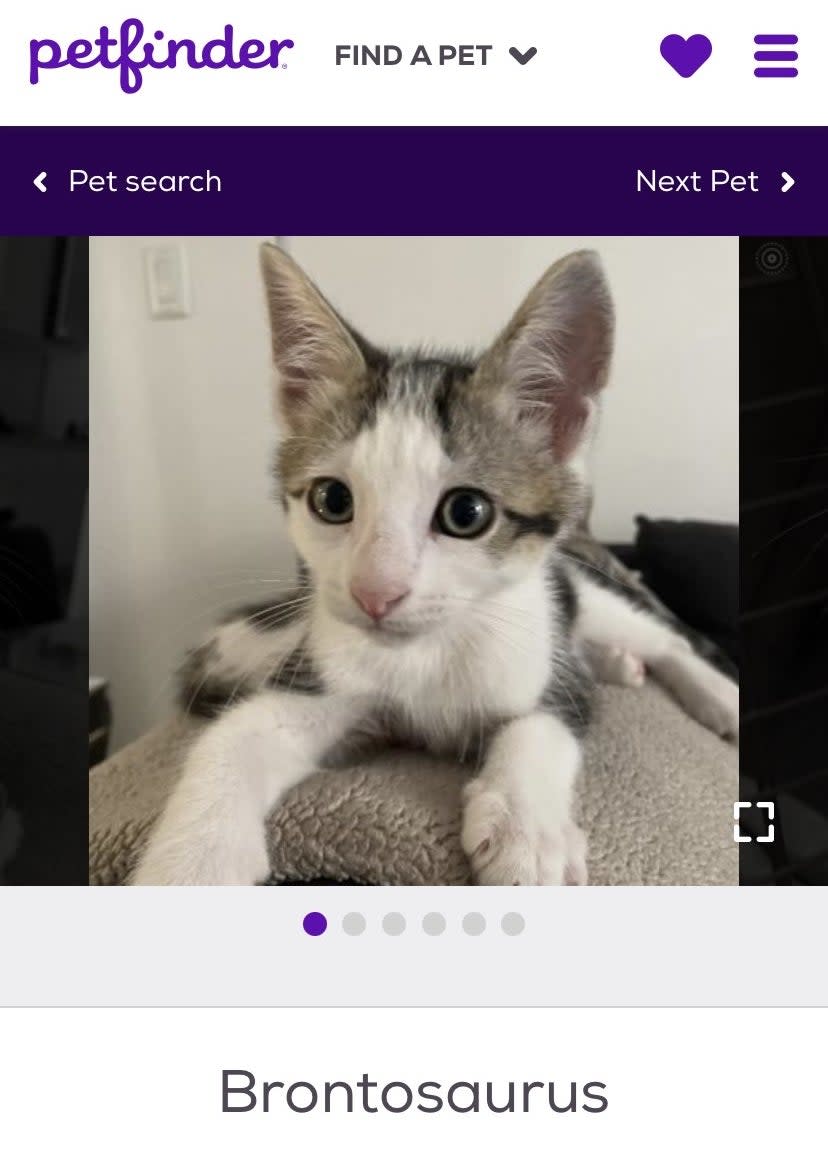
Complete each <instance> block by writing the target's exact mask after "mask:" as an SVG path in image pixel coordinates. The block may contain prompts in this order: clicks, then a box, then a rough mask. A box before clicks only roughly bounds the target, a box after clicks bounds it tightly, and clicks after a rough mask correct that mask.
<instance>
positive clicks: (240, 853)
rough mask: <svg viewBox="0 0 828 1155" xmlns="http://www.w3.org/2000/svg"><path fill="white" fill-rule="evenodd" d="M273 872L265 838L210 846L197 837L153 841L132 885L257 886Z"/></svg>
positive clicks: (140, 863)
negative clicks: (187, 839)
mask: <svg viewBox="0 0 828 1155" xmlns="http://www.w3.org/2000/svg"><path fill="white" fill-rule="evenodd" d="M269 873H270V863H269V861H268V856H267V847H266V846H265V841H264V838H263V837H262V836H261V835H259V837H257V838H252V839H250V840H249V841H246V840H239V842H237V843H235V844H234V845H233V846H212V847H208V846H206V845H205V844H204V843H203V842H196V841H184V840H181V841H177V840H169V841H166V840H165V841H164V842H162V841H159V842H158V843H157V844H153V843H152V842H151V843H150V845H149V847H148V848H147V850H146V851H145V853H144V856H143V858H142V859H141V861H140V862H139V864H138V867H137V869H136V870H135V872H134V874H133V876H132V879H131V882H130V885H131V886H255V885H256V883H257V882H263V881H264V880H265V879H266V878H267V877H268V875H269Z"/></svg>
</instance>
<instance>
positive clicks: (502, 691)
mask: <svg viewBox="0 0 828 1155" xmlns="http://www.w3.org/2000/svg"><path fill="white" fill-rule="evenodd" d="M555 631H556V622H555V620H554V613H553V607H552V605H551V603H550V598H549V595H548V591H547V590H546V588H545V585H544V581H543V578H542V575H540V574H538V575H537V576H535V575H533V576H532V578H531V579H530V580H527V581H525V582H523V583H521V584H520V585H516V586H513V587H511V588H510V589H509V590H508V591H506V592H502V591H501V592H500V593H499V594H498V595H497V597H493V598H491V599H489V600H488V601H487V600H482V601H480V602H479V603H478V604H476V605H475V606H474V607H472V608H471V609H470V610H469V612H468V613H467V614H463V615H462V616H461V617H459V618H457V619H453V620H451V621H450V622H448V623H446V624H445V625H444V626H441V627H440V628H439V629H436V630H432V631H430V632H428V633H425V634H423V635H422V636H417V637H413V638H407V639H399V638H392V639H390V640H383V639H381V638H377V636H376V635H373V634H372V631H370V630H363V629H360V628H358V627H355V626H352V625H349V624H347V623H344V622H341V621H339V620H337V619H333V618H329V617H328V616H327V615H325V616H322V615H320V616H317V617H316V618H315V619H314V623H313V628H312V634H311V648H312V650H313V653H314V658H315V660H316V661H317V662H318V663H319V666H320V668H321V669H322V672H323V675H324V678H325V681H326V683H327V684H328V685H329V686H330V687H331V688H332V689H334V690H335V691H338V692H339V693H343V694H352V695H355V696H357V697H366V698H367V699H369V701H370V702H371V704H372V705H376V707H377V708H378V709H380V710H382V711H383V712H384V713H388V714H390V715H393V716H395V717H397V718H399V719H400V722H401V723H402V726H403V728H404V729H405V730H408V731H410V732H411V734H412V735H418V736H419V737H420V738H421V739H423V740H425V741H426V742H428V743H429V744H431V745H435V746H442V745H444V744H445V745H456V744H457V741H458V739H459V740H460V741H461V742H462V741H465V740H466V737H467V736H468V734H469V733H470V731H472V730H476V729H479V728H480V727H481V726H485V725H486V724H487V723H488V722H490V721H492V720H495V719H500V718H504V717H511V716H514V715H516V714H523V713H525V712H527V711H529V710H531V709H532V708H533V707H534V706H535V705H536V703H537V701H538V699H539V698H540V696H541V694H542V692H543V689H544V687H545V685H546V683H547V680H548V677H549V671H550V666H551V651H552V647H553V644H554V640H555Z"/></svg>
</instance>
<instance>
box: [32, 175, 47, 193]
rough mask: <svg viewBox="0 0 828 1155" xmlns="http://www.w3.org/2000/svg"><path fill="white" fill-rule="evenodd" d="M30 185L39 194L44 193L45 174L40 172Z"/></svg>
mask: <svg viewBox="0 0 828 1155" xmlns="http://www.w3.org/2000/svg"><path fill="white" fill-rule="evenodd" d="M32 184H33V185H34V186H35V188H38V189H40V191H41V192H46V173H45V172H41V173H38V175H37V176H36V177H35V178H34V180H33V181H32Z"/></svg>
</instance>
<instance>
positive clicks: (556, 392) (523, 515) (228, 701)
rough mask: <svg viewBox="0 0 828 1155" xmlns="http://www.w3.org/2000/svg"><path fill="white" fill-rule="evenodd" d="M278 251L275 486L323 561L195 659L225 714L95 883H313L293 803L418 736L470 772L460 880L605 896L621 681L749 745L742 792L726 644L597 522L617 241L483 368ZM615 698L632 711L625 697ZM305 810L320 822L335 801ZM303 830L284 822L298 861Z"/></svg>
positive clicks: (458, 844) (201, 737) (536, 298)
mask: <svg viewBox="0 0 828 1155" xmlns="http://www.w3.org/2000/svg"><path fill="white" fill-rule="evenodd" d="M260 267H261V276H262V279H263V282H264V288H265V301H266V307H267V315H268V321H269V326H270V335H271V351H272V359H273V365H274V368H275V378H276V385H275V394H274V406H275V412H276V417H277V422H278V426H279V429H280V434H281V435H280V438H279V445H278V453H277V458H276V463H275V468H274V477H275V481H276V486H277V492H278V500H279V503H280V505H281V510H282V513H283V516H284V524H285V527H286V531H287V533H288V535H289V538H290V541H291V543H292V545H293V547H294V549H295V552H296V556H297V558H298V570H297V576H296V578H295V579H294V581H293V582H289V581H288V579H284V581H282V582H281V584H279V586H278V591H277V596H271V597H269V598H268V599H267V600H262V601H261V602H257V603H256V604H254V605H249V604H248V605H245V606H244V607H243V608H241V609H234V610H231V611H230V612H225V613H223V614H222V615H220V618H219V621H218V624H216V625H215V626H213V627H212V628H208V629H207V632H206V636H204V635H202V639H201V641H199V642H198V643H197V644H195V645H193V646H192V647H191V650H190V653H189V656H188V657H187V659H186V661H185V663H184V665H183V668H182V670H181V672H180V675H179V678H178V702H179V709H180V710H181V711H182V712H183V714H184V715H187V716H189V717H191V718H197V719H201V721H198V722H196V721H194V722H192V723H187V725H188V726H191V727H192V728H191V729H190V730H188V731H187V736H186V740H181V742H180V748H177V749H176V753H175V757H174V761H175V763H176V769H175V772H174V774H173V776H172V778H171V781H170V782H169V783H168V785H167V787H166V788H165V794H166V797H164V798H163V799H162V798H161V797H160V796H159V797H157V798H156V799H155V801H154V807H153V808H154V810H155V813H152V814H147V815H146V817H145V818H144V819H143V820H142V822H141V823H140V824H139V834H138V836H137V837H135V838H133V840H132V841H131V842H130V843H129V845H128V846H127V845H126V843H124V841H123V837H122V838H121V845H120V850H119V854H120V862H121V869H120V873H119V872H118V871H115V873H114V874H113V871H112V863H111V859H112V847H111V839H110V843H108V844H107V842H106V839H105V838H104V840H103V842H101V843H99V844H98V845H97V846H95V847H94V849H93V880H94V876H95V874H96V872H97V875H98V877H97V881H118V882H127V881H129V882H131V883H132V885H139V886H144V885H196V886H198V885H243V886H247V885H254V884H258V883H263V882H267V881H281V882H289V881H300V880H301V877H302V876H301V873H299V874H298V876H296V877H293V878H292V877H291V871H290V869H287V870H285V869H282V870H279V869H278V868H277V867H275V865H274V854H273V842H274V839H273V836H272V829H273V828H272V824H273V823H274V822H275V823H276V828H277V829H278V827H279V822H280V821H281V819H280V811H282V810H284V812H285V814H286V815H289V814H290V807H289V806H286V800H289V799H291V798H295V797H296V796H297V792H299V795H300V797H301V791H302V790H303V789H309V788H311V787H312V784H313V783H319V782H320V781H322V780H324V778H325V775H328V776H329V780H331V781H336V776H337V775H340V776H341V775H347V774H349V773H350V774H353V773H354V770H353V769H350V770H348V769H345V770H342V769H338V768H341V767H346V768H347V767H354V765H355V764H359V763H360V762H361V761H363V760H365V759H366V758H370V757H376V756H379V757H380V759H381V758H382V757H383V756H384V755H385V756H387V753H388V752H389V751H392V750H415V751H422V752H423V754H424V755H425V756H426V757H433V758H435V759H438V760H443V762H444V763H445V764H447V766H448V767H452V766H454V767H455V768H456V770H457V772H456V774H455V775H454V777H455V778H456V782H455V783H453V784H452V786H451V787H450V790H451V791H452V794H451V798H450V799H449V800H448V801H447V802H446V800H445V799H442V800H441V801H440V803H439V806H438V807H437V808H438V809H440V808H441V807H442V808H443V809H444V810H446V812H447V814H448V817H446V819H445V822H446V825H447V826H448V827H450V828H451V831H450V835H448V836H447V840H448V841H450V843H451V847H452V849H451V854H452V855H453V858H452V861H453V862H454V863H455V867H456V862H457V861H459V860H462V862H463V867H462V868H456V869H459V870H460V874H459V875H457V874H456V870H455V874H452V873H451V871H450V870H449V871H448V872H447V876H446V878H445V881H465V882H473V883H475V884H478V885H494V886H504V885H552V886H555V885H583V884H585V883H587V882H588V880H589V879H590V873H591V868H590V866H589V865H588V864H589V863H590V861H591V859H592V857H593V855H594V854H595V853H596V852H595V851H594V850H593V848H592V847H591V845H590V841H589V840H588V837H587V835H586V834H585V833H584V830H583V828H582V825H581V819H580V816H579V813H578V804H577V802H576V791H577V790H578V788H579V779H583V778H588V776H589V775H590V757H589V756H585V754H584V741H585V739H586V741H587V748H589V747H588V743H589V741H590V734H593V737H592V739H591V740H592V741H593V742H598V744H599V745H600V739H596V738H595V737H594V734H595V724H594V723H593V721H592V718H593V715H594V713H595V709H594V706H595V699H596V693H598V694H599V695H600V693H602V692H603V693H607V692H608V693H613V692H614V693H616V694H619V697H618V698H617V701H618V702H619V703H622V702H630V701H631V700H632V697H631V696H635V695H642V696H643V695H649V694H653V695H655V696H656V699H657V701H658V707H657V709H659V710H660V709H666V710H667V711H669V712H670V713H669V718H670V724H673V722H674V720H675V719H676V718H680V720H679V721H678V723H677V724H678V725H679V726H680V727H684V729H682V730H681V734H682V740H684V741H686V738H684V735H686V734H687V733H690V734H691V735H692V737H693V740H695V736H696V735H697V734H698V735H701V738H700V739H699V740H700V741H701V742H703V743H708V744H710V743H712V745H705V746H704V747H703V749H704V755H703V757H702V761H703V762H704V771H703V772H702V773H703V774H705V775H706V774H709V773H710V771H711V768H712V766H713V765H714V764H717V763H719V761H720V760H721V758H722V757H723V758H724V760H725V761H724V766H725V769H724V770H723V772H722V784H723V789H724V798H727V797H728V795H727V791H728V789H729V790H730V791H731V794H730V797H733V796H734V792H735V789H736V786H735V780H734V774H735V773H736V755H735V744H736V743H737V741H738V731H739V694H738V684H737V674H736V668H735V665H734V662H733V660H732V657H731V656H730V654H729V653H728V652H727V647H726V646H725V647H724V648H723V646H722V645H720V644H719V643H718V642H717V641H715V640H713V639H711V638H709V637H708V636H706V635H705V634H704V633H703V632H701V631H700V630H699V629H697V628H695V627H694V625H693V624H692V623H689V622H687V621H684V620H682V618H681V617H679V616H678V615H677V614H676V613H675V612H674V610H673V609H672V607H671V608H668V606H667V605H665V604H664V602H663V601H662V600H661V598H660V597H659V596H658V595H657V593H656V592H654V590H652V589H651V588H649V586H648V585H647V583H646V581H645V580H643V578H642V576H641V574H640V573H639V572H637V570H636V569H634V568H631V567H630V566H629V565H626V564H625V563H624V560H622V556H620V555H619V553H618V552H614V551H613V550H611V549H610V548H608V547H607V546H606V545H604V544H602V543H601V542H599V541H598V540H597V538H596V537H595V536H593V533H592V532H591V530H590V513H591V509H592V506H593V501H594V498H595V496H596V495H595V493H594V489H593V485H592V482H591V479H590V465H589V463H590V456H591V452H592V448H593V442H594V441H595V439H596V434H597V430H598V423H599V422H598V419H599V413H600V409H601V403H602V395H603V391H604V388H605V386H606V385H607V382H608V379H609V376H610V371H611V362H612V352H613V345H614V340H615V308H614V303H613V296H612V291H611V288H610V285H609V283H608V279H607V276H606V274H605V271H604V268H603V265H602V261H601V258H600V256H599V255H598V253H597V252H595V251H591V250H588V249H579V250H575V251H572V252H570V253H568V254H567V255H564V256H562V257H560V258H559V259H557V260H556V261H554V262H553V263H552V264H551V265H550V267H549V268H548V269H547V270H546V271H545V272H544V273H543V274H542V275H541V276H540V279H538V280H537V281H536V283H535V284H534V286H533V287H532V288H531V289H530V290H529V292H528V294H527V295H526V296H525V297H524V300H523V302H522V303H520V304H518V307H517V309H516V311H515V312H514V313H513V315H512V318H511V320H509V321H508V322H507V323H506V325H505V327H503V328H501V330H500V332H499V334H498V335H497V336H496V337H495V338H494V340H493V341H491V342H490V344H489V345H488V347H487V348H486V349H485V351H483V352H482V354H478V355H477V356H471V355H468V354H458V353H444V352H437V351H435V350H433V349H431V348H425V349H414V350H413V351H412V350H402V351H401V350H396V349H393V348H392V349H389V348H385V347H384V346H381V345H377V344H374V343H373V342H372V340H371V337H370V334H369V335H367V336H363V334H362V333H361V332H360V331H358V330H357V329H356V328H354V327H353V326H352V325H351V323H350V322H349V320H347V319H345V317H344V316H342V315H341V314H340V313H339V312H338V311H337V309H335V308H334V307H333V306H332V305H331V304H329V302H328V300H327V299H326V297H325V296H324V295H323V293H322V291H320V289H319V288H317V287H316V285H315V284H314V283H313V281H312V280H311V279H310V278H309V277H308V275H307V274H306V273H305V272H304V271H303V269H302V268H301V267H300V265H299V264H298V263H297V261H296V260H294V259H293V257H292V256H290V255H289V254H288V253H287V252H286V251H285V249H284V248H283V247H280V246H279V245H277V244H274V243H271V242H265V243H263V244H262V245H261V247H260ZM93 403H94V392H93ZM93 425H94V422H93ZM598 496H599V497H600V495H598ZM689 512H693V511H689ZM621 554H623V551H621ZM628 560H630V561H632V558H629V559H628ZM258 580H260V581H265V582H267V581H271V582H273V581H276V582H278V581H279V579H274V578H266V577H262V578H259V579H258ZM93 583H94V579H93ZM271 588H272V587H271ZM93 618H94V610H93ZM93 639H94V634H93ZM93 655H94V642H93ZM93 660H94V657H93ZM645 682H646V684H647V685H646V689H645ZM597 683H602V684H610V685H611V686H614V687H617V688H622V689H621V690H620V692H619V690H618V689H616V690H615V691H602V690H601V689H600V688H599V689H598V690H596V684H597ZM668 699H669V701H668ZM613 701H616V699H613ZM646 701H649V698H646ZM601 702H603V699H601ZM670 703H672V704H670ZM619 708H620V709H622V710H623V709H626V708H627V707H626V706H625V705H623V704H622V705H620V706H619ZM597 713H598V715H599V719H601V718H603V720H601V721H599V725H604V726H606V724H607V723H606V710H605V708H604V706H603V705H600V706H599V709H598V711H597ZM116 716H117V705H116ZM705 732H707V736H706V737H705V736H704V735H705ZM717 743H718V744H719V746H720V747H721V751H722V753H721V755H720V754H719V753H717V752H716V744H717ZM728 751H729V753H728ZM716 769H717V770H719V769H721V767H720V766H719V765H717V766H716ZM320 771H321V774H320ZM449 772H450V771H449ZM657 772H658V771H657ZM398 773H402V774H403V775H405V769H404V766H403V770H402V771H398ZM106 774H108V777H109V779H110V780H109V781H108V783H107V786H106V790H108V791H110V792H112V791H113V790H115V791H116V792H117V790H118V787H117V784H116V785H115V786H113V782H117V776H116V775H115V774H114V772H113V771H112V768H111V767H110V768H109V770H108V771H106V770H104V769H102V778H103V776H104V775H106ZM330 776H333V777H332V778H331V777H330ZM409 778H410V779H411V780H412V781H415V780H416V778H415V772H414V771H412V773H411V775H409ZM346 780H347V779H343V778H342V777H340V778H339V781H338V785H336V786H334V787H333V789H334V792H336V791H337V790H341V783H342V782H343V781H346ZM93 783H94V773H93ZM314 788H316V789H318V787H314ZM407 788H408V787H407V786H406V789H407ZM719 788H720V789H722V787H721V786H720V787H719ZM379 789H380V792H382V787H380V788H379ZM106 790H105V791H104V794H105V793H106ZM101 805H102V806H103V807H104V809H105V802H104V803H102V804H101ZM322 805H323V806H324V807H325V808H327V807H328V806H329V805H330V803H329V801H326V802H324V803H323V804H322ZM305 807H306V809H309V810H310V811H314V810H316V811H317V812H321V806H320V804H319V799H318V798H317V801H316V803H314V801H313V800H312V799H311V800H309V798H308V796H307V795H306V796H305ZM425 808H426V809H428V804H426V807H425ZM719 808H720V809H722V810H724V809H725V806H724V804H723V803H722V804H721V805H720V807H719ZM159 811H160V813H159ZM441 813H442V810H441ZM94 815H95V794H94V785H93V818H94ZM721 817H722V815H716V816H715V826H716V829H717V830H718V829H719V828H720V827H721V822H720V821H719V820H720V818H721ZM724 818H725V819H726V820H729V819H730V814H729V813H727V814H725V815H724ZM326 821H327V824H328V826H330V825H331V822H332V821H333V823H334V825H335V824H336V819H335V818H333V819H332V818H331V816H330V814H329V815H328V818H327V819H326ZM384 821H385V820H384V818H383V814H382V812H380V813H379V814H373V813H372V812H371V811H370V809H369V808H367V807H366V811H365V814H364V815H363V816H360V813H359V806H358V804H357V806H356V809H355V811H353V812H351V813H349V814H348V818H347V823H344V822H343V820H342V815H341V814H340V831H337V832H335V833H334V834H333V836H332V842H338V840H339V838H340V836H341V829H342V827H343V825H344V826H345V827H347V828H349V829H350V827H351V826H354V828H355V834H356V836H357V837H358V836H359V835H360V834H362V835H364V836H367V835H366V832H367V831H368V830H369V829H373V828H375V827H378V828H381V827H382V824H383V822H384ZM400 822H402V825H403V826H405V824H406V819H405V810H404V807H403V808H402V818H401V819H400V816H399V815H397V818H396V824H397V825H399V824H400ZM363 823H364V829H363ZM93 825H94V823H93ZM725 825H727V822H725ZM134 826H135V823H134V822H133V828H134ZM411 827H412V829H414V828H415V827H416V822H415V819H414V811H413V810H412V821H411ZM289 830H290V828H289V827H285V828H284V829H283V830H282V833H281V837H278V838H276V842H277V843H278V844H279V845H281V847H282V850H283V852H285V853H288V854H289V851H290V840H291V837H292V836H291V835H290V833H289ZM268 831H271V834H270V835H269V834H268ZM651 836H652V832H650V833H649V834H648V837H651ZM298 837H299V838H300V839H301V838H302V837H304V836H303V835H299V836H298ZM431 837H432V835H431V833H429V834H427V835H426V836H425V838H426V840H428V839H430V838H431ZM717 837H718V835H715V834H714V835H713V842H714V843H715V840H716V838H717ZM390 838H391V835H389V839H390ZM590 838H591V831H590ZM398 841H399V840H398ZM405 841H406V839H405V836H403V837H402V844H405ZM93 843H94V834H93ZM700 843H701V844H702V845H703V844H704V839H701V840H700ZM408 853H410V852H408ZM727 853H728V858H727V864H726V866H724V867H713V866H711V865H710V863H709V862H707V861H705V862H704V863H703V865H702V866H701V867H700V875H699V876H696V875H694V876H693V879H692V880H693V881H694V882H714V881H717V882H721V881H725V880H728V879H729V878H732V868H733V862H734V860H735V859H734V854H733V850H732V848H731V849H730V850H729V851H728V852H727ZM705 855H706V852H705ZM107 856H109V860H110V861H109V862H108V863H107V864H106V866H105V867H102V865H101V863H102V860H103V859H106V858H107ZM389 858H393V855H392V854H389ZM329 866H330V863H328V862H326V853H325V850H324V847H323V849H322V851H321V852H319V853H318V854H317V861H316V862H314V863H313V865H311V867H310V868H309V870H308V873H310V876H311V878H313V879H315V880H325V879H326V878H329V880H330V881H344V880H349V881H350V880H355V881H377V879H375V878H372V877H370V872H366V876H365V877H362V878H360V877H356V878H353V875H354V874H357V873H358V872H356V871H347V870H345V869H343V867H342V865H341V863H340V864H339V865H338V866H337V865H335V866H333V867H332V868H331V869H327V867H329ZM705 870H706V871H707V875H705ZM728 871H730V872H731V874H730V875H728ZM403 873H404V872H403ZM600 878H601V876H600V872H599V880H600ZM399 880H400V879H399V878H398V876H397V875H396V874H395V873H394V872H393V871H392V872H391V873H390V874H389V876H388V878H387V881H391V882H394V881H399ZM402 880H403V881H412V880H407V879H405V878H403V879H402ZM620 880H621V879H618V881H620ZM659 880H660V879H658V877H657V876H655V875H654V876H653V877H652V878H651V879H647V878H646V877H644V878H641V879H637V881H642V882H648V881H653V882H655V881H659ZM661 881H663V879H661Z"/></svg>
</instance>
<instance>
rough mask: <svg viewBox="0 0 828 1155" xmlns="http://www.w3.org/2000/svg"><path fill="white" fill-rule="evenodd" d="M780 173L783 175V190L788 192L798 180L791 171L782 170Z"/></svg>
mask: <svg viewBox="0 0 828 1155" xmlns="http://www.w3.org/2000/svg"><path fill="white" fill-rule="evenodd" d="M779 175H780V176H781V177H782V192H787V191H788V189H792V188H793V186H794V185H795V184H796V181H795V180H794V178H793V177H792V176H791V174H790V173H789V172H782V173H780V174H779Z"/></svg>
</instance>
